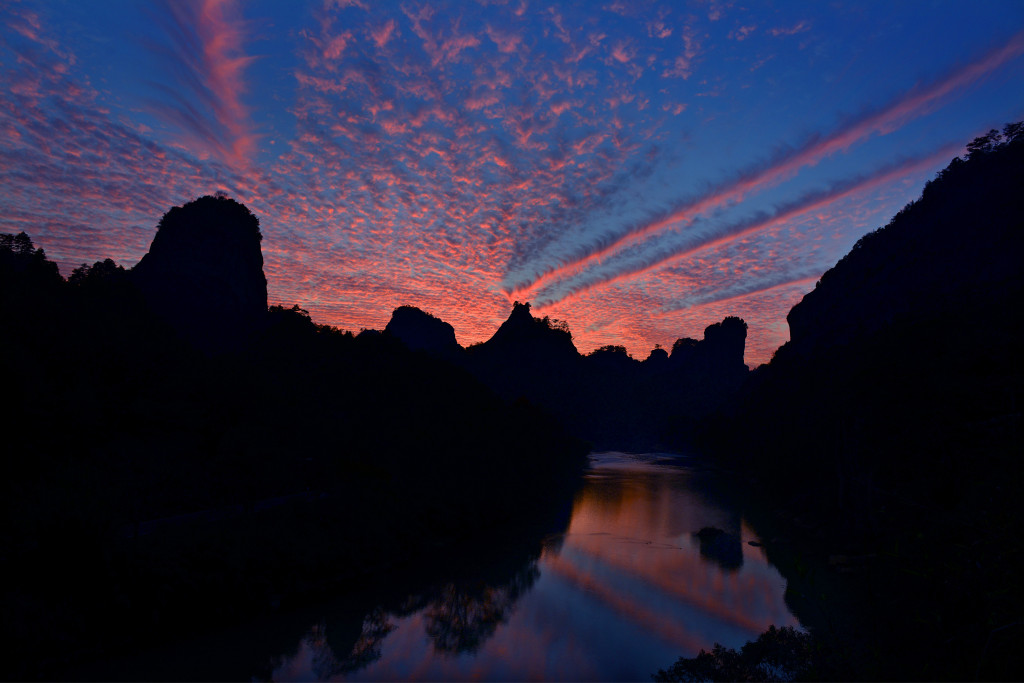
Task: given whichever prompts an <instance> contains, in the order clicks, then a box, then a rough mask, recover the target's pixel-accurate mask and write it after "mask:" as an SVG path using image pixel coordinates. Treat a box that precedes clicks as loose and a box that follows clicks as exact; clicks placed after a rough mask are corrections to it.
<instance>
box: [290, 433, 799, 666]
mask: <svg viewBox="0 0 1024 683" xmlns="http://www.w3.org/2000/svg"><path fill="white" fill-rule="evenodd" d="M695 480H696V476H695V474H694V473H693V472H692V471H691V470H689V469H687V468H686V467H685V466H680V465H679V464H678V461H677V462H674V463H673V462H671V461H669V460H668V459H666V458H659V457H658V456H654V455H641V456H638V455H625V454H622V453H603V454H597V455H595V456H594V460H593V466H592V469H591V471H590V473H589V474H588V475H587V478H586V482H585V485H584V487H583V490H582V491H581V492H580V493H579V494H578V495H577V497H576V499H575V501H574V503H573V510H572V517H571V521H570V523H569V527H568V531H567V532H566V533H565V534H564V535H562V536H560V537H554V538H551V539H550V540H549V541H548V542H546V543H545V545H544V549H543V551H542V553H541V556H540V558H539V560H537V561H536V562H535V563H533V564H532V565H531V566H529V567H528V568H526V569H524V570H523V571H521V572H520V573H519V574H518V575H517V578H516V579H514V580H512V581H510V582H508V583H507V584H506V585H504V586H499V587H497V588H491V587H488V588H486V589H483V591H482V593H481V594H480V595H477V596H476V597H475V598H473V597H470V598H467V597H466V596H460V595H454V594H452V595H449V596H448V597H447V598H445V597H443V596H442V597H441V598H440V599H437V600H435V601H434V602H431V603H430V604H428V605H425V606H423V607H422V608H419V609H417V610H416V611H413V612H412V613H408V612H405V613H402V614H400V615H395V614H387V613H384V614H377V615H375V616H374V622H373V623H367V624H364V631H365V632H367V633H370V634H371V636H372V633H373V632H376V638H375V639H374V638H373V637H371V638H370V639H369V640H368V639H367V638H363V639H362V645H364V646H365V645H369V647H367V648H366V649H367V651H368V654H369V655H370V656H368V657H365V658H363V659H362V662H366V661H367V660H371V661H369V663H368V665H366V666H364V667H362V668H358V669H356V670H354V671H350V670H349V669H351V668H352V667H351V666H347V665H343V666H338V662H339V661H342V662H344V661H346V658H347V661H352V655H351V654H347V655H346V653H334V652H331V651H330V648H329V645H328V642H329V638H328V637H325V634H324V633H322V632H321V631H320V629H322V628H323V627H322V626H317V627H313V628H312V629H311V631H310V632H309V634H307V636H306V637H305V638H303V640H302V641H301V642H300V643H299V644H298V648H297V651H296V652H295V654H294V655H291V656H285V657H282V658H281V659H279V660H278V663H277V666H276V667H275V669H274V671H273V677H274V678H275V679H276V680H317V679H321V680H322V679H324V678H332V679H334V678H337V679H339V680H348V679H351V680H409V679H412V680H472V679H475V680H650V675H651V673H653V672H655V671H657V670H658V669H659V668H665V667H667V666H669V665H670V664H672V663H673V662H674V661H675V660H676V658H678V657H680V656H684V655H685V656H693V655H695V654H697V652H698V651H699V650H700V649H701V648H704V649H710V648H711V646H712V645H713V644H714V643H716V642H717V643H722V644H723V645H727V646H730V647H739V646H740V645H742V644H743V643H745V642H746V641H748V640H752V639H754V638H756V637H757V635H758V634H760V633H761V632H763V631H765V630H767V628H768V626H770V625H772V624H774V625H776V626H788V625H798V623H797V621H796V618H795V617H794V616H793V615H792V614H791V613H790V611H789V609H788V608H787V607H786V604H785V602H784V600H783V594H784V591H785V579H784V578H783V577H782V576H781V575H780V574H779V572H778V571H777V570H776V569H775V568H774V567H773V566H771V565H770V564H769V563H768V561H767V559H766V558H765V556H764V553H763V551H762V549H761V548H760V547H756V546H753V545H750V544H749V541H755V542H756V541H757V539H756V537H755V536H754V534H753V532H752V531H751V530H750V529H749V528H748V527H747V526H746V525H745V524H744V523H743V521H742V520H741V518H740V516H739V514H738V513H737V512H735V511H731V510H728V509H725V508H724V507H722V506H721V504H719V503H716V502H714V501H713V500H712V499H711V498H710V497H708V496H705V495H702V493H701V492H700V489H699V487H698V486H696V485H695ZM703 527H716V528H718V529H721V530H722V531H724V532H725V533H724V534H720V535H719V536H717V537H716V538H713V539H710V540H708V539H705V543H704V547H703V552H702V547H701V541H700V539H698V537H697V536H696V535H695V534H696V532H697V531H699V530H700V529H701V528H703ZM488 620H490V622H491V623H490V626H488V627H486V628H482V629H481V628H477V629H476V630H475V631H472V629H469V630H467V628H466V627H467V625H468V624H472V625H475V626H477V627H479V625H480V624H487V623H488ZM469 631H472V632H473V634H474V635H473V636H472V638H471V640H469V641H468V642H467V641H466V638H467V636H466V633H467V632H469ZM326 635H327V636H329V635H330V634H326ZM460 639H461V640H460ZM370 641H372V642H370ZM358 645H359V644H357V646H358ZM377 654H379V657H377ZM357 659H358V658H357ZM332 664H333V666H332Z"/></svg>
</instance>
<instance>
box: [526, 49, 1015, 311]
mask: <svg viewBox="0 0 1024 683" xmlns="http://www.w3.org/2000/svg"><path fill="white" fill-rule="evenodd" d="M1021 54H1024V32H1022V33H1018V34H1016V35H1015V36H1014V37H1013V38H1012V39H1011V40H1009V41H1008V42H1007V43H1005V44H1004V45H1001V46H1000V47H998V48H996V49H994V50H992V51H990V52H989V53H988V54H986V55H985V56H984V57H982V58H981V59H979V60H977V61H974V62H972V63H970V64H968V65H966V66H963V67H960V68H958V69H956V70H954V71H952V72H950V73H948V74H947V75H946V76H944V77H943V78H941V79H939V80H937V81H935V82H933V83H931V84H930V85H928V86H926V87H924V88H920V89H917V90H912V91H911V92H909V93H908V94H906V95H905V96H903V97H901V98H899V99H897V100H894V101H893V102H890V103H889V104H888V105H887V106H885V107H882V108H880V109H878V110H876V111H873V112H870V113H868V114H865V115H863V116H861V117H859V118H857V119H855V120H853V121H850V122H848V123H847V124H846V125H844V126H842V127H840V128H839V129H837V130H835V131H833V132H832V133H830V134H829V135H827V136H825V137H820V138H811V139H810V140H808V141H807V142H806V143H804V144H803V145H801V146H800V147H797V148H794V149H791V150H786V151H784V152H782V153H781V154H779V155H777V156H776V158H775V159H773V160H771V161H770V162H768V163H766V164H764V165H762V166H760V167H755V168H753V169H749V170H747V171H745V172H743V173H741V174H740V175H738V176H737V178H736V179H735V180H733V181H731V182H728V183H726V184H724V185H722V186H719V187H718V188H716V189H714V190H712V191H710V192H708V193H706V194H704V195H703V196H701V197H698V198H697V199H695V200H692V201H688V202H685V203H683V204H682V205H681V206H679V207H676V208H674V209H672V210H670V211H669V212H667V213H666V214H665V215H663V216H661V217H658V218H656V219H654V220H652V221H649V222H647V223H642V224H640V225H637V226H634V227H632V228H629V229H627V231H626V232H625V233H623V234H622V235H620V236H619V237H617V238H615V239H613V240H611V241H609V242H608V243H607V244H604V245H601V246H599V247H597V248H591V249H586V250H584V251H583V252H581V253H580V254H579V255H578V256H576V257H573V258H571V259H569V260H567V261H566V262H564V263H562V264H560V265H558V266H556V267H554V268H550V269H548V270H547V271H545V272H543V273H542V274H541V275H540V276H539V277H536V278H535V279H533V280H532V281H529V282H526V283H523V284H515V285H513V286H511V287H510V288H509V290H508V292H509V296H510V297H517V298H531V297H532V296H534V295H535V294H536V293H537V292H539V291H542V290H543V289H545V288H546V287H548V286H550V285H551V284H552V283H554V282H556V281H558V280H560V279H564V278H567V277H573V276H576V275H578V274H580V273H581V272H583V271H584V270H586V269H587V268H589V267H591V266H594V265H597V264H600V263H602V262H603V261H605V260H606V259H608V258H609V257H611V256H612V255H614V254H616V253H618V252H620V251H622V250H624V249H626V248H628V247H630V246H633V245H636V244H638V243H639V242H642V241H644V240H646V239H648V238H650V237H652V236H655V235H658V234H661V233H663V232H665V231H666V230H669V229H674V228H677V227H679V224H681V223H688V222H692V221H693V220H694V219H695V218H696V217H698V216H700V215H702V214H706V213H709V212H711V211H714V210H716V209H719V208H722V207H725V206H727V205H730V204H734V203H736V202H739V201H741V200H742V199H743V198H744V197H746V196H747V195H749V194H750V193H756V192H760V191H763V190H765V189H767V188H769V187H772V186H774V185H777V184H778V183H780V182H782V181H784V180H787V179H789V178H790V177H792V176H794V175H795V174H796V173H798V172H799V171H801V170H802V169H805V168H807V167H809V166H813V165H815V164H817V163H818V162H819V161H821V160H822V159H823V158H825V157H827V156H830V155H832V154H835V153H837V152H842V151H846V150H847V149H849V148H850V147H852V146H854V145H856V144H857V143H860V142H862V141H864V140H866V139H867V138H869V137H871V136H873V135H876V134H886V133H889V132H892V130H894V129H895V128H897V127H899V126H901V125H903V124H905V123H906V122H907V121H909V120H910V119H912V118H915V117H918V116H922V115H924V114H925V113H927V112H928V109H929V108H930V107H932V106H934V105H935V104H936V103H937V102H938V101H939V100H941V99H942V98H943V97H946V96H947V95H949V94H951V93H953V92H955V91H957V90H960V89H963V88H965V87H967V86H969V85H971V84H972V83H974V82H975V81H976V80H977V79H979V78H982V77H984V76H985V75H986V74H988V73H990V72H991V71H993V70H994V69H996V68H998V67H999V66H1001V65H1003V64H1005V63H1006V62H1007V61H1009V60H1011V59H1013V58H1015V57H1018V56H1020V55H1021Z"/></svg>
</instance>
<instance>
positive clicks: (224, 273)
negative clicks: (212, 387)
mask: <svg viewBox="0 0 1024 683" xmlns="http://www.w3.org/2000/svg"><path fill="white" fill-rule="evenodd" d="M261 239H262V237H261V235H260V228H259V220H258V219H257V218H256V217H255V216H254V215H253V214H252V213H251V212H250V211H249V210H248V209H247V208H246V207H245V206H243V205H242V204H239V203H238V202H236V201H234V200H232V199H228V198H226V197H209V196H207V197H200V198H199V199H197V200H195V201H193V202H189V203H188V204H186V205H184V206H180V207H175V208H173V209H171V210H170V211H168V212H167V214H165V215H164V217H163V218H162V219H160V223H159V225H158V226H157V234H156V237H154V238H153V244H152V246H151V247H150V250H149V253H148V254H146V255H145V256H144V257H143V258H142V260H141V261H140V262H139V264H138V265H137V266H135V268H134V269H133V270H132V278H133V279H134V280H135V282H136V283H137V285H138V287H139V288H140V289H141V290H142V292H143V293H144V295H145V296H146V299H147V300H148V301H149V304H150V306H151V307H152V308H153V309H154V310H155V311H156V312H157V313H158V314H159V315H161V316H163V317H164V318H165V319H167V320H168V321H169V322H170V323H171V324H172V325H173V326H174V327H175V328H176V329H177V330H178V332H179V333H180V334H181V335H182V336H183V337H184V338H186V339H187V340H189V341H190V342H192V343H193V344H195V345H196V346H198V347H200V348H202V349H204V350H208V351H212V350H218V349H222V348H224V347H227V346H231V345H232V344H235V343H238V342H240V341H241V340H243V339H245V338H246V337H247V336H248V335H249V334H251V333H252V332H253V331H254V330H256V329H257V328H258V327H259V326H260V325H261V323H262V321H263V319H264V318H265V316H266V312H267V280H266V277H265V276H264V275H263V254H262V252H261V251H260V240H261Z"/></svg>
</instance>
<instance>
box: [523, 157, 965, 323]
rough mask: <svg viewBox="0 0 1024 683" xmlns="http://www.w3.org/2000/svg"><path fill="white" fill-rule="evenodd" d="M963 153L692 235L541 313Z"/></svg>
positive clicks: (570, 291)
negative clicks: (592, 290) (599, 288)
mask: <svg viewBox="0 0 1024 683" xmlns="http://www.w3.org/2000/svg"><path fill="white" fill-rule="evenodd" d="M960 149H961V147H960V146H959V145H948V146H945V147H943V148H942V149H941V150H940V151H938V152H936V153H933V154H931V155H929V156H927V157H924V158H919V159H910V160H907V161H903V162H900V163H897V164H895V165H893V166H889V167H886V168H882V169H880V170H878V171H876V172H875V173H873V174H871V175H869V176H867V177H862V178H854V179H851V180H847V181H844V182H841V183H838V184H836V185H834V186H832V187H830V188H827V189H825V190H820V191H817V192H812V193H810V194H808V195H805V196H803V197H801V198H799V199H797V200H795V201H792V202H789V203H787V204H785V205H783V206H782V207H779V208H778V209H776V210H775V211H774V212H772V213H771V214H770V215H763V214H760V215H757V216H755V217H754V218H751V219H748V220H745V221H740V222H738V223H732V224H730V225H728V226H725V227H723V228H718V229H713V230H711V231H709V232H708V233H704V234H692V235H688V239H685V240H684V241H683V243H682V244H681V245H677V246H674V247H672V248H670V249H667V250H662V251H655V252H654V254H653V255H648V256H646V257H645V258H644V259H643V260H642V261H641V263H640V264H635V263H634V264H629V265H626V266H624V267H621V268H620V269H617V270H613V271H610V272H607V273H603V274H598V275H597V276H596V277H592V278H590V279H587V280H584V281H582V282H577V283H574V284H571V285H569V286H568V287H566V288H564V289H561V291H560V292H559V293H556V294H551V295H548V296H543V295H542V296H541V297H539V298H538V299H537V302H536V307H537V309H538V310H543V309H544V308H547V307H549V306H552V305H554V304H556V303H559V302H563V301H566V300H567V299H569V298H575V297H578V296H580V295H581V294H583V293H585V292H587V291H590V290H591V289H593V288H595V287H600V286H608V285H613V284H616V283H619V282H623V281H625V280H629V279H632V278H637V277H640V276H643V275H647V274H650V273H652V272H654V271H656V270H659V269H660V268H663V267H665V266H666V265H668V264H670V263H672V262H674V261H677V260H680V259H683V258H687V257H691V256H693V255H695V254H697V253H699V252H703V251H708V250H712V249H715V248H717V247H720V246H722V245H724V244H727V243H730V242H734V241H736V240H739V239H741V238H743V237H746V236H748V235H751V234H754V233H758V232H762V231H766V230H770V229H772V228H776V227H780V226H783V225H785V224H786V223H787V222H789V221H791V220H793V219H794V218H796V217H798V216H800V215H803V214H806V213H809V212H812V211H816V210H819V209H822V208H825V207H827V206H828V205H829V204H832V203H834V202H838V201H839V200H841V199H845V198H847V197H850V196H852V195H855V194H858V193H862V192H866V191H869V190H871V189H873V188H876V187H878V186H880V185H883V184H885V183H889V182H893V181H894V180H897V179H899V178H902V177H905V176H907V175H911V174H915V173H920V172H922V171H925V170H927V169H931V168H935V167H936V166H937V165H939V164H941V163H942V162H943V161H946V160H948V159H949V158H950V156H952V155H955V153H956V151H959V150H960ZM542 294H543V293H542Z"/></svg>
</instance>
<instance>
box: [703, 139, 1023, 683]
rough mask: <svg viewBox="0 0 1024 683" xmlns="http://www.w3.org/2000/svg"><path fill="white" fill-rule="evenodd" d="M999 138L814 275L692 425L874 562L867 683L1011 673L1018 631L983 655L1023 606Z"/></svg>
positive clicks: (1011, 171)
mask: <svg viewBox="0 0 1024 683" xmlns="http://www.w3.org/2000/svg"><path fill="white" fill-rule="evenodd" d="M1005 131H1006V137H1005V138H1004V139H1003V140H1002V141H1001V142H999V143H998V144H992V143H991V142H989V143H986V142H985V139H979V140H976V141H975V142H974V143H972V144H970V145H968V151H969V152H970V153H969V155H968V158H967V159H959V158H958V159H954V160H953V161H952V162H951V163H950V165H949V166H948V167H947V168H946V169H944V170H943V171H941V172H940V173H939V174H938V176H937V177H936V178H935V179H934V180H933V181H931V182H929V183H928V184H927V185H926V186H925V188H924V191H923V192H922V195H921V197H920V198H919V199H917V200H915V201H914V202H911V203H910V204H908V205H907V206H906V207H905V208H904V209H903V210H902V211H900V212H899V213H898V214H897V215H896V216H895V217H894V218H893V219H892V220H891V221H890V222H889V224H888V225H886V226H885V227H884V228H880V229H879V230H876V231H875V232H872V233H870V234H868V235H866V236H865V237H864V238H862V239H861V240H860V241H859V242H858V243H857V245H856V246H855V247H854V248H853V249H852V251H850V253H849V254H847V255H846V256H844V257H843V258H842V259H841V260H840V261H839V262H838V263H837V264H836V265H835V266H834V267H833V268H832V269H830V270H829V271H828V272H826V273H825V274H824V275H823V276H822V278H821V280H820V281H819V283H818V285H817V286H816V287H815V289H814V290H813V291H811V292H810V293H808V294H807V295H806V296H805V297H804V298H803V300H802V301H801V302H800V303H799V304H797V305H796V306H795V307H794V308H793V309H792V311H790V314H789V316H788V320H789V324H790V331H791V341H790V342H789V343H787V344H785V345H784V346H782V347H781V348H780V349H779V350H778V351H777V352H776V354H775V356H774V358H773V359H772V361H771V363H769V364H768V365H766V366H762V367H761V368H759V370H758V371H757V372H756V373H754V376H753V377H752V381H751V382H749V383H748V389H747V390H746V391H745V392H744V393H743V394H742V395H741V396H740V397H739V398H738V400H737V401H735V402H734V403H733V404H732V405H731V406H730V410H729V411H726V412H724V413H723V414H721V415H719V416H718V418H717V419H714V420H710V421H708V423H706V424H705V429H706V433H705V438H704V439H703V440H704V443H705V444H706V445H707V446H708V447H709V448H713V449H715V450H716V451H717V452H718V453H719V454H721V456H722V457H723V458H726V459H728V460H730V461H732V462H733V463H735V464H737V465H739V466H740V468H741V469H743V470H745V471H748V472H754V473H756V474H757V477H758V480H759V482H760V483H759V486H760V487H761V488H762V490H764V491H766V492H768V495H770V496H771V501H770V504H771V505H772V506H777V507H778V508H780V509H782V510H786V511H787V512H788V515H789V516H790V517H793V516H796V517H798V518H800V519H805V520H814V527H815V534H817V535H818V538H819V539H828V540H827V543H835V544H843V545H846V546H848V547H850V548H855V549H856V550H857V553H861V554H863V556H865V557H876V556H877V557H879V558H882V557H885V558H886V559H885V560H881V559H879V560H878V561H877V562H876V563H875V565H874V566H873V567H872V572H877V575H876V576H877V577H878V578H877V579H875V580H874V581H875V583H873V584H872V595H870V596H868V597H867V598H866V599H865V600H864V604H863V607H862V609H863V611H864V613H865V615H868V616H867V617H866V618H867V619H870V623H871V624H872V625H873V627H874V626H875V625H877V630H875V631H874V634H873V635H872V640H871V651H872V656H874V657H877V658H878V660H879V662H883V663H884V664H882V668H881V669H880V671H882V673H881V675H879V674H874V675H873V676H872V675H869V676H866V677H867V678H872V677H875V678H891V679H902V678H913V677H923V678H934V677H946V678H949V679H957V678H968V677H973V678H983V679H992V680H997V679H1001V678H1014V677H1019V672H1020V670H1021V664H1020V658H1019V655H1018V654H1016V653H1019V652H1022V651H1024V631H1022V630H1019V629H1018V630H1017V631H1015V632H1013V633H1012V634H1011V633H1009V632H1007V633H1006V634H1005V635H1002V636H1001V638H1002V643H1001V645H1000V646H999V647H1000V648H1001V652H1000V653H998V654H997V653H996V650H995V647H992V646H991V643H992V642H994V641H995V638H994V637H993V634H994V633H996V631H994V630H993V625H995V624H1006V623H1014V622H1015V620H1018V619H1019V615H1020V613H1021V609H1022V605H1024V598H1022V594H1021V592H1020V591H1019V590H1018V588H1017V586H1018V584H1019V581H1018V579H1017V576H1016V574H1015V573H1012V572H1011V571H1008V570H1007V568H1008V567H1016V566H1019V565H1020V564H1021V563H1022V562H1024V546H1022V545H1021V543H1020V540H1019V539H1020V538H1021V535H1022V534H1024V528H1022V526H1024V525H1022V519H1024V518H1022V517H1021V515H1020V502H1019V499H1020V491H1021V490H1022V488H1024V481H1022V478H1021V475H1020V474H1019V471H1020V467H1019V462H1020V434H1021V413H1020V388H1021V386H1022V384H1024V376H1022V373H1021V363H1020V349H1021V348H1022V347H1024V307H1022V306H1021V300H1022V298H1024V268H1022V264H1024V191H1022V188H1024V126H1021V124H1011V125H1010V126H1007V128H1006V129H1005ZM987 137H988V138H989V139H990V141H991V138H992V136H991V135H990V136H987ZM780 517H782V515H780ZM951 587H955V589H953V590H951ZM893 605H897V607H893ZM926 611H927V612H928V614H929V617H928V619H921V618H920V614H922V613H924V612H926ZM880 614H881V615H884V617H879V615H880ZM798 616H802V615H798ZM851 623H853V622H851ZM865 623H867V622H865ZM997 630H998V629H997ZM951 643H955V645H950V644H951ZM854 677H857V676H856V675H854Z"/></svg>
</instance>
